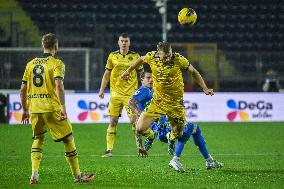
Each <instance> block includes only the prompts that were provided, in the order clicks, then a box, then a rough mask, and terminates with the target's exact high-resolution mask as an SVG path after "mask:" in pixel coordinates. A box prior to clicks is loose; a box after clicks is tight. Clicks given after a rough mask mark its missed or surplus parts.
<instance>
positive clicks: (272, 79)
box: [262, 69, 281, 92]
mask: <svg viewBox="0 0 284 189" xmlns="http://www.w3.org/2000/svg"><path fill="white" fill-rule="evenodd" d="M280 89H281V86H280V83H279V77H278V73H277V72H276V71H274V70H273V69H269V70H267V72H266V76H265V82H264V84H263V85H262V91H264V92H279V90H280Z"/></svg>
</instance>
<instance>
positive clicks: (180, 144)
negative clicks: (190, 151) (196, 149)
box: [175, 141, 185, 157]
mask: <svg viewBox="0 0 284 189" xmlns="http://www.w3.org/2000/svg"><path fill="white" fill-rule="evenodd" d="M184 144H185V142H182V141H178V143H177V145H176V150H175V156H177V157H180V156H181V153H182V151H183V148H184Z"/></svg>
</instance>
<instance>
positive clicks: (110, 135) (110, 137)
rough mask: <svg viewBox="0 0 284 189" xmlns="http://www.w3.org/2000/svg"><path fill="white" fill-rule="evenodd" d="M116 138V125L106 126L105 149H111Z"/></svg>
mask: <svg viewBox="0 0 284 189" xmlns="http://www.w3.org/2000/svg"><path fill="white" fill-rule="evenodd" d="M115 138H116V127H110V126H109V127H108V128H107V135H106V141H107V150H112V149H113V144H114V141H115Z"/></svg>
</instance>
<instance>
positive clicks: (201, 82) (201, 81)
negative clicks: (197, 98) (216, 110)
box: [188, 65, 214, 96]
mask: <svg viewBox="0 0 284 189" xmlns="http://www.w3.org/2000/svg"><path fill="white" fill-rule="evenodd" d="M188 72H189V74H191V75H192V77H193V78H194V79H195V80H196V81H197V83H198V84H199V86H200V87H201V88H202V90H203V92H204V93H205V94H206V95H211V96H212V95H214V92H213V89H208V87H207V85H206V83H205V81H204V79H203V78H202V76H201V75H200V73H199V72H198V71H197V70H196V69H195V68H194V67H193V66H192V65H190V66H189V67H188Z"/></svg>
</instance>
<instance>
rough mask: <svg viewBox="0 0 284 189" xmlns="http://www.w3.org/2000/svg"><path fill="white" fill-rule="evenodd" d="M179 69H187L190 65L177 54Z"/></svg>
mask: <svg viewBox="0 0 284 189" xmlns="http://www.w3.org/2000/svg"><path fill="white" fill-rule="evenodd" d="M177 56H178V59H179V64H180V68H181V69H187V68H188V67H189V65H190V63H189V61H188V60H187V59H186V58H185V57H184V56H182V55H180V54H177Z"/></svg>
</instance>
